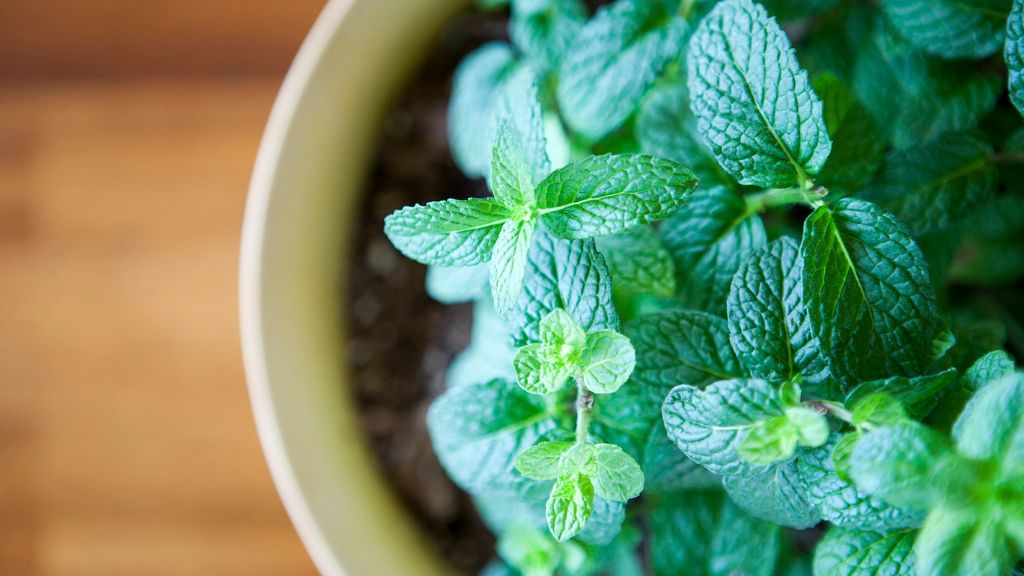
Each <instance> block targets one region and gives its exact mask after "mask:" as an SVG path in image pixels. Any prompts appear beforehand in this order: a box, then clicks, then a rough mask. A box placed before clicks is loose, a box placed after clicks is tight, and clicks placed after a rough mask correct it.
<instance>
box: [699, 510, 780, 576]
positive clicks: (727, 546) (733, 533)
mask: <svg viewBox="0 0 1024 576" xmlns="http://www.w3.org/2000/svg"><path fill="white" fill-rule="evenodd" d="M780 533H781V531H780V530H779V528H778V526H773V525H771V524H768V523H766V522H762V521H761V520H757V519H756V518H751V517H750V516H749V515H747V514H745V513H744V512H743V510H741V509H740V508H739V507H737V506H735V505H733V504H732V503H731V502H729V501H728V500H726V503H725V506H724V507H723V508H722V511H721V513H720V516H719V518H718V528H717V530H715V534H714V537H713V538H712V540H711V560H710V563H709V566H708V571H707V574H709V575H712V576H730V575H732V574H748V575H750V576H760V575H763V576H768V575H770V574H771V573H772V566H774V565H775V561H776V560H777V559H778V557H779V544H780V537H781V534H780Z"/></svg>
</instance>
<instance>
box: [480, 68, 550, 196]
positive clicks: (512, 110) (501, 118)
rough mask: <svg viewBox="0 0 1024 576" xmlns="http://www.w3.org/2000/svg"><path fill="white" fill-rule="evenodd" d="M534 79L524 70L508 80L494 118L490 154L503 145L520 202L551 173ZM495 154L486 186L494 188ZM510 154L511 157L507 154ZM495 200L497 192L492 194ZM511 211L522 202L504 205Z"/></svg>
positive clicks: (531, 74)
mask: <svg viewBox="0 0 1024 576" xmlns="http://www.w3.org/2000/svg"><path fill="white" fill-rule="evenodd" d="M537 82H538V80H537V78H536V76H535V74H534V73H533V70H532V69H531V68H529V67H526V66H524V67H523V70H522V71H521V72H519V73H517V74H515V75H514V76H512V77H511V78H509V80H508V82H506V85H505V86H504V88H503V90H502V91H501V94H500V96H501V102H500V104H499V106H498V112H497V114H498V115H497V118H496V122H497V124H496V129H497V131H498V132H497V135H496V141H495V144H494V150H495V151H496V150H497V149H498V148H500V147H501V146H499V145H500V144H502V143H504V144H505V147H506V148H507V152H506V154H505V157H506V160H505V162H509V159H508V157H509V156H510V155H511V156H512V157H513V158H514V160H511V162H510V164H511V166H510V167H516V168H517V170H516V172H517V177H518V179H519V180H520V181H521V184H520V187H521V188H522V189H521V190H519V196H520V198H522V199H524V200H527V201H528V200H530V199H532V197H533V193H532V192H533V187H534V186H536V185H537V184H538V183H539V182H540V181H541V180H543V179H544V177H545V176H547V175H548V173H550V172H551V161H550V160H548V153H547V138H546V137H545V134H544V112H543V110H542V109H541V104H540V92H539V88H538V86H537ZM495 151H492V160H491V172H492V173H491V175H490V184H491V186H492V188H494V186H495V184H496V183H497V178H496V174H495V170H496V164H499V163H501V162H502V160H501V159H499V158H498V156H497V154H496V152H495ZM509 152H511V154H509ZM493 191H494V193H495V194H494V195H495V196H496V197H498V196H499V194H498V193H497V190H493ZM505 205H506V206H508V207H509V208H512V207H513V205H514V206H520V205H522V201H519V202H515V203H514V204H509V203H507V202H506V203H505Z"/></svg>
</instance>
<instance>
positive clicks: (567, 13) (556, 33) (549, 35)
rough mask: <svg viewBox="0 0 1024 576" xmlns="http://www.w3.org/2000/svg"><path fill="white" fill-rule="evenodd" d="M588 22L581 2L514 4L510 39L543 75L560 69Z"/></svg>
mask: <svg viewBox="0 0 1024 576" xmlns="http://www.w3.org/2000/svg"><path fill="white" fill-rule="evenodd" d="M586 21H587V10H586V6H584V5H583V3H582V2H580V1H579V0H541V1H532V0H529V1H523V0H519V1H516V2H513V3H512V18H511V20H510V21H509V30H508V31H509V36H510V37H511V38H512V41H513V42H514V43H515V45H516V46H517V47H518V48H519V49H520V50H522V51H523V53H524V54H525V55H526V57H527V58H528V59H529V61H530V62H531V63H532V64H533V65H534V66H535V67H536V68H537V70H538V71H540V72H549V71H552V70H557V69H558V67H559V65H560V64H561V63H562V60H563V59H564V58H565V56H566V54H568V53H569V48H570V47H571V46H572V43H573V42H574V41H575V40H576V38H577V37H578V36H579V33H580V30H581V29H582V28H583V25H584V23H586Z"/></svg>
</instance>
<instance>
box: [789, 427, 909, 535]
mask: <svg viewBox="0 0 1024 576" xmlns="http://www.w3.org/2000/svg"><path fill="white" fill-rule="evenodd" d="M849 436H851V435H848V436H846V437H844V438H843V439H844V440H845V438H847V437H849ZM841 445H842V441H841V440H840V436H839V434H838V433H833V434H832V436H831V437H830V438H829V442H828V443H827V444H825V445H824V446H821V447H819V448H815V449H813V450H804V451H802V452H801V453H800V457H799V458H797V460H796V463H797V472H798V473H799V476H800V481H801V483H802V484H803V486H804V490H806V495H807V499H808V500H809V501H810V502H811V503H812V504H813V505H814V506H815V507H816V508H817V509H818V512H819V513H820V514H821V516H822V518H823V519H824V520H826V521H828V522H831V523H832V524H835V525H837V526H842V527H844V528H851V529H858V530H874V531H880V532H888V531H890V530H897V529H901V528H909V527H913V526H918V525H920V523H921V520H922V519H923V514H921V513H919V512H917V511H913V510H908V509H905V508H897V507H894V506H891V505H889V504H887V503H885V502H883V501H882V500H879V499H878V498H875V497H874V496H871V495H869V494H867V493H865V492H864V491H862V490H859V489H858V488H856V487H855V486H853V485H852V484H850V483H849V482H847V481H846V480H844V479H843V478H840V477H839V475H837V473H836V467H837V463H836V462H835V460H836V452H837V451H838V449H839V446H841ZM847 464H849V461H847Z"/></svg>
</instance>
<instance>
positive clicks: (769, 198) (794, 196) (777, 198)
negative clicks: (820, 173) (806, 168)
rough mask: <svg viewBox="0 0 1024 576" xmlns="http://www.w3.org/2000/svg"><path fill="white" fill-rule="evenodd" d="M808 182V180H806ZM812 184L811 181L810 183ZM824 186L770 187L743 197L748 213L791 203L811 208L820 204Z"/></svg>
mask: <svg viewBox="0 0 1024 576" xmlns="http://www.w3.org/2000/svg"><path fill="white" fill-rule="evenodd" d="M808 182H809V183H810V181H808ZM810 185H812V186H813V183H810ZM824 192H825V189H824V188H815V189H808V188H804V187H803V186H797V187H794V188H771V189H769V190H763V191H761V192H757V193H756V194H750V195H748V196H746V197H745V198H744V200H745V201H746V203H747V213H748V214H759V213H761V212H764V211H765V210H768V209H769V208H779V207H781V206H791V205H793V204H807V205H808V206H811V207H812V208H817V207H818V206H821V205H822V203H823V202H822V200H821V196H822V195H823V193H824Z"/></svg>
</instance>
